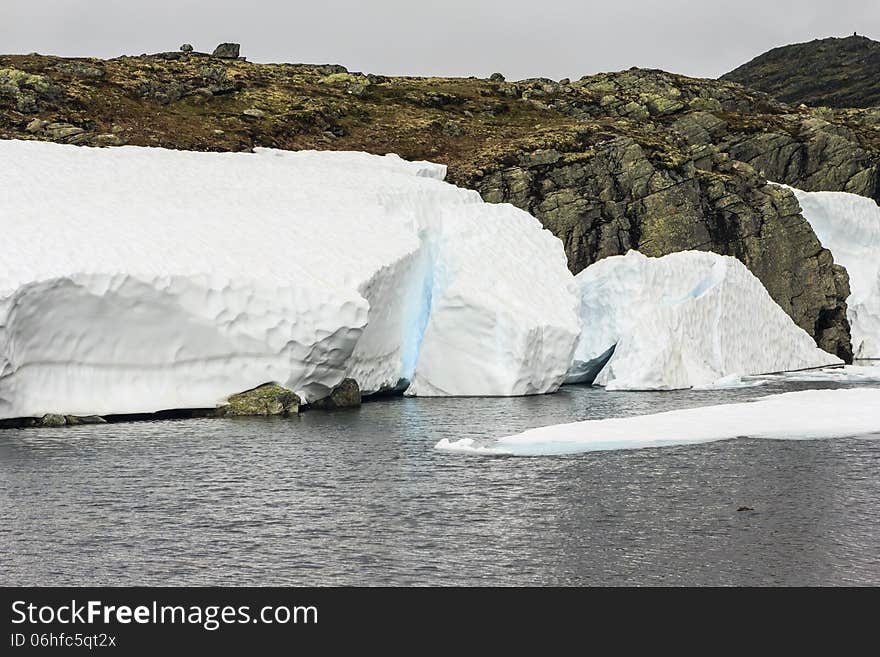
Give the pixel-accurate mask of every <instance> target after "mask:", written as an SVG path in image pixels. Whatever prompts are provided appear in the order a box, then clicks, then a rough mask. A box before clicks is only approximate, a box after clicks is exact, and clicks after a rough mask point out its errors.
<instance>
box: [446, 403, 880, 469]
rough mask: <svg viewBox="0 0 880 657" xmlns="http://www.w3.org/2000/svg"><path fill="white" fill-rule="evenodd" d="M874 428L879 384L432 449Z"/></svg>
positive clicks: (569, 447)
mask: <svg viewBox="0 0 880 657" xmlns="http://www.w3.org/2000/svg"><path fill="white" fill-rule="evenodd" d="M873 433H880V388H855V389H849V390H806V391H803V392H789V393H784V394H781V395H772V396H768V397H764V398H762V399H759V400H757V401H753V402H745V403H740V404H726V405H721V406H706V407H703V408H689V409H685V410H678V411H667V412H665V413H656V414H653V415H641V416H636V417H625V418H611V419H607V420H587V421H586V422H573V423H571V424H558V425H555V426H549V427H541V428H539V429H530V430H528V431H524V432H523V433H520V434H516V435H514V436H508V437H506V438H500V439H498V440H496V441H494V442H492V443H489V444H486V445H480V444H478V443H477V441H475V440H474V439H473V438H463V439H461V440H456V441H450V440H448V439H445V438H444V439H443V440H441V441H440V442H439V443H437V445H436V448H437V449H439V450H445V451H452V452H467V453H474V454H511V455H518V456H541V455H554V454H573V453H577V452H590V451H602V450H613V449H637V448H641V447H663V446H669V445H687V444H695V443H706V442H712V441H716V440H727V439H730V438H738V437H749V438H777V439H783V438H787V439H818V438H842V437H846V436H858V435H866V434H873Z"/></svg>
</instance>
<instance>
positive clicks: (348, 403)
mask: <svg viewBox="0 0 880 657" xmlns="http://www.w3.org/2000/svg"><path fill="white" fill-rule="evenodd" d="M360 405H361V389H360V386H358V383H357V381H355V380H354V379H344V380H343V381H342V383H340V384H339V385H338V386H336V387H335V388H334V389H333V392H331V393H330V394H329V395H328V396H327V397H324V399H319V400H318V401H315V402H312V403H311V404H309V408H320V409H324V410H332V409H334V408H354V407H356V406H360Z"/></svg>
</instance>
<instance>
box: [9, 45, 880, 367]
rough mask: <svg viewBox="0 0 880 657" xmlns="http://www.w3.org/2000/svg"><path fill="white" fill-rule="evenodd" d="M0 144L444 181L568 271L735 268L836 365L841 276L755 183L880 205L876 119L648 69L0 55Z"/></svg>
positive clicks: (785, 197)
mask: <svg viewBox="0 0 880 657" xmlns="http://www.w3.org/2000/svg"><path fill="white" fill-rule="evenodd" d="M0 138H6V139H11V138H15V139H40V140H51V141H58V142H63V143H70V144H79V145H91V146H120V145H124V144H131V145H140V146H162V147H166V148H177V149H187V150H233V151H240V150H250V149H252V148H254V147H274V148H283V149H319V150H327V149H332V150H363V151H368V152H372V153H386V152H396V153H399V154H400V155H402V156H403V157H405V158H409V159H429V160H433V161H436V162H442V163H445V164H448V165H449V175H448V179H449V180H450V181H452V182H455V183H457V184H459V185H463V186H467V187H471V188H474V189H477V190H478V191H480V193H481V194H482V195H483V197H484V198H485V199H486V200H488V201H492V202H502V201H506V202H511V203H513V204H515V205H517V206H519V207H521V208H524V209H526V210H528V211H530V212H531V213H532V214H534V215H535V216H537V217H538V218H539V219H540V220H541V221H542V222H543V223H544V225H545V226H546V227H547V228H548V229H550V230H551V231H553V232H554V233H555V234H556V235H557V236H559V237H560V239H562V241H563V243H564V244H565V248H566V253H567V255H568V259H569V267H570V268H571V269H572V271H574V272H578V271H580V270H581V269H583V268H584V267H586V266H588V265H589V264H591V263H592V262H595V261H596V260H599V259H601V258H603V257H606V256H609V255H615V254H620V253H625V252H626V251H627V250H628V249H630V248H633V249H638V250H640V251H642V252H643V253H645V254H646V255H656V256H659V255H665V254H667V253H671V252H675V251H680V250H685V249H703V250H713V251H716V252H718V253H722V254H729V255H734V256H736V257H738V258H739V259H740V260H742V261H743V262H744V263H745V264H746V265H747V266H748V267H749V268H750V269H751V270H752V272H753V273H755V275H757V276H758V277H759V278H760V279H761V281H762V282H763V283H764V285H765V286H766V287H767V289H768V291H769V292H770V294H771V295H772V296H773V298H774V299H775V300H776V301H777V303H779V304H780V306H782V308H783V309H784V310H785V311H786V312H787V313H788V314H789V315H790V316H791V317H792V318H793V319H794V320H795V322H796V323H797V324H798V325H800V326H801V327H803V328H804V329H806V330H807V331H808V332H809V333H810V334H811V335H814V336H815V337H816V338H817V340H818V341H819V343H820V345H821V346H823V347H824V348H826V349H828V350H829V351H831V352H833V353H837V354H839V355H841V356H842V357H844V358H847V357H849V356H850V345H849V325H848V323H847V320H846V304H845V299H846V297H847V296H848V294H849V286H848V279H847V274H846V272H845V270H843V269H842V268H841V267H838V266H836V265H835V264H834V263H833V260H832V257H831V254H830V252H828V251H827V250H826V249H823V248H822V246H821V245H820V244H819V242H818V240H817V239H816V237H815V235H814V233H813V231H812V229H811V228H810V226H809V224H808V223H807V222H806V221H805V220H804V219H803V217H802V216H801V215H800V209H799V207H798V204H797V201H796V200H795V198H794V196H793V195H792V194H791V193H790V192H788V191H786V190H783V189H780V188H778V187H775V186H771V185H767V184H766V183H767V180H772V181H776V182H785V183H789V184H791V185H794V186H796V187H800V188H802V189H806V190H821V189H831V190H844V191H850V192H855V193H859V194H863V195H865V196H869V197H871V198H874V199H880V174H878V153H880V110H827V109H823V110H809V109H805V108H801V109H793V108H792V107H790V106H788V105H785V104H783V103H781V102H778V101H776V100H773V99H772V98H770V97H769V96H767V95H765V94H763V93H761V92H757V91H751V90H748V89H746V88H743V87H741V86H740V85H738V84H735V83H732V82H726V81H714V80H697V79H692V78H686V77H683V76H679V75H674V74H670V73H665V72H662V71H654V70H639V69H631V70H629V71H623V72H619V73H606V74H600V75H595V76H590V77H585V78H582V79H580V80H576V81H569V80H561V81H552V80H546V79H534V80H524V81H518V82H507V81H503V80H501V79H497V77H496V79H493V80H484V79H476V78H399V77H394V78H391V77H383V76H375V75H366V74H361V73H353V72H348V71H346V70H345V69H344V68H343V67H341V66H337V65H305V64H253V63H249V62H247V61H243V60H241V59H223V58H218V57H213V56H209V55H205V54H199V53H181V52H172V53H159V54H156V55H151V56H140V57H120V58H117V59H113V60H96V59H64V58H57V57H49V56H41V55H26V56H19V55H11V56H0ZM46 184H47V185H51V181H47V182H46Z"/></svg>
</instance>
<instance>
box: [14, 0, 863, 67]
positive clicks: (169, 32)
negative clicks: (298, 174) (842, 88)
mask: <svg viewBox="0 0 880 657" xmlns="http://www.w3.org/2000/svg"><path fill="white" fill-rule="evenodd" d="M854 31H858V33H859V34H864V35H866V36H869V37H871V38H874V39H880V2H878V1H877V0H822V1H821V2H819V1H816V0H775V1H774V0H726V1H724V2H720V1H718V0H703V1H702V2H700V1H694V0H664V1H662V2H648V1H645V0H602V1H600V2H591V1H585V2H579V1H577V0H442V1H437V2H430V1H429V2H424V1H422V2H419V1H418V0H409V1H407V0H362V1H360V2H359V1H357V0H309V1H307V2H303V1H298V0H288V1H285V0H0V51H2V52H4V53H28V52H41V53H47V54H59V55H69V56H94V57H114V56H117V55H121V54H129V55H137V54H140V53H142V52H158V51H162V50H176V49H177V48H178V47H179V46H180V44H182V43H184V42H189V43H192V44H193V45H194V46H195V47H196V49H197V50H207V51H210V50H212V49H213V48H214V46H215V45H216V44H217V43H219V42H221V41H236V42H240V43H241V44H242V54H243V55H245V56H246V57H248V59H250V60H252V61H257V62H280V61H284V62H311V63H339V64H343V65H345V66H347V67H348V68H349V69H351V70H360V71H364V72H372V73H384V74H411V75H463V76H466V75H478V76H485V75H488V74H489V73H492V72H494V71H500V72H502V73H504V74H505V75H507V77H508V79H518V78H523V77H533V76H544V77H550V78H554V79H558V78H562V77H570V78H578V77H580V76H581V75H586V74H589V73H596V72H598V71H609V70H619V69H624V68H629V67H630V66H643V67H650V68H662V69H666V70H669V71H675V72H679V73H685V74H688V75H694V76H706V77H716V76H718V75H720V74H722V73H725V72H726V71H728V70H730V69H732V68H734V67H736V66H738V65H739V64H741V63H743V62H746V61H748V60H749V59H751V58H752V57H754V56H755V55H758V54H760V53H762V52H764V51H765V50H768V49H770V48H772V47H775V46H778V45H784V44H787V43H795V42H800V41H809V40H811V39H814V38H817V37H825V36H846V35H850V34H852V33H853V32H854Z"/></svg>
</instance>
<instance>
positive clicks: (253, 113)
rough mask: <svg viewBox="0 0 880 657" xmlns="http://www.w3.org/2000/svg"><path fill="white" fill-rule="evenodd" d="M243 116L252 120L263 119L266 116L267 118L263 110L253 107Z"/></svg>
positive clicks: (244, 112)
mask: <svg viewBox="0 0 880 657" xmlns="http://www.w3.org/2000/svg"><path fill="white" fill-rule="evenodd" d="M242 114H244V115H245V116H249V117H251V118H252V119H262V118H263V117H264V116H266V113H265V112H264V111H263V110H261V109H257V108H255V107H251V108H250V109H246V110H245V111H243V112H242Z"/></svg>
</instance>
